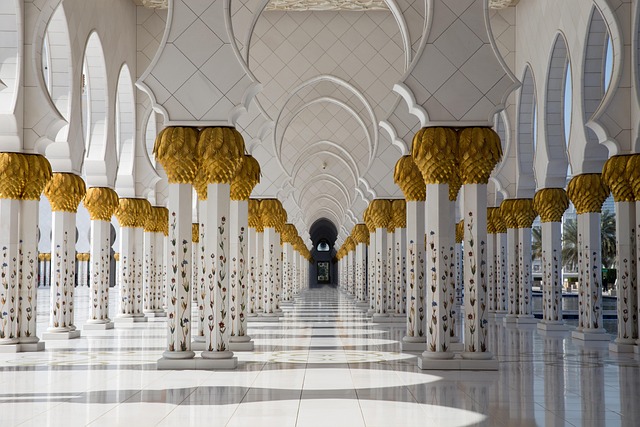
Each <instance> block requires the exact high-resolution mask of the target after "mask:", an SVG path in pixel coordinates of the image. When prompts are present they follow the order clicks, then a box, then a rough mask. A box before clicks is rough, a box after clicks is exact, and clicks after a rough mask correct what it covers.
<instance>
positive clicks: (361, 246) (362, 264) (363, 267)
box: [355, 224, 369, 306]
mask: <svg viewBox="0 0 640 427" xmlns="http://www.w3.org/2000/svg"><path fill="white" fill-rule="evenodd" d="M361 225H362V226H363V227H364V224H361ZM363 233H365V235H366V238H367V239H368V238H369V231H368V230H366V227H364V231H363ZM366 253H367V244H366V242H362V241H358V243H357V244H356V286H355V288H356V301H357V303H358V304H359V305H360V306H362V305H363V304H366V303H367V301H366V299H365V287H366V271H367V261H366V259H365V258H366Z"/></svg>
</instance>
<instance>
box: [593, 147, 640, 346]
mask: <svg viewBox="0 0 640 427" xmlns="http://www.w3.org/2000/svg"><path fill="white" fill-rule="evenodd" d="M637 167H640V155H637V154H636V155H633V156H613V157H611V158H609V160H607V162H606V163H605V165H604V167H603V168H602V179H603V181H605V182H606V184H607V185H608V186H609V187H610V188H611V192H612V193H613V198H614V201H615V214H616V269H617V272H618V277H617V281H616V296H617V306H616V308H617V314H618V333H617V336H616V339H615V341H614V342H612V343H610V344H609V349H610V350H611V351H613V352H617V353H631V352H633V351H634V348H635V347H636V346H635V344H636V340H637V339H638V321H637V313H638V284H637V282H636V279H637V271H636V232H635V229H636V202H635V199H636V197H635V195H634V189H635V190H638V192H640V171H636V170H635V169H636V168H637ZM634 317H635V319H634Z"/></svg>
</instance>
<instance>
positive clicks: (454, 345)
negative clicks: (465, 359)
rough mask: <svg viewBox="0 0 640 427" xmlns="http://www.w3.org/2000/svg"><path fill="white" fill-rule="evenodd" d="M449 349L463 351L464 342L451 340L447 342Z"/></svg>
mask: <svg viewBox="0 0 640 427" xmlns="http://www.w3.org/2000/svg"><path fill="white" fill-rule="evenodd" d="M449 350H451V351H453V352H456V353H460V352H463V351H464V343H463V342H460V341H458V342H452V343H450V344H449Z"/></svg>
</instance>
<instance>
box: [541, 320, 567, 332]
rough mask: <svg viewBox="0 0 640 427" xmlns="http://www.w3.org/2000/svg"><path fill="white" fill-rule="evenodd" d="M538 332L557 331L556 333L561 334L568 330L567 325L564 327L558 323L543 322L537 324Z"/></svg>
mask: <svg viewBox="0 0 640 427" xmlns="http://www.w3.org/2000/svg"><path fill="white" fill-rule="evenodd" d="M538 330H539V331H557V332H562V331H568V330H569V328H568V327H567V325H565V324H564V323H562V322H560V323H551V322H545V321H544V320H542V321H540V322H538Z"/></svg>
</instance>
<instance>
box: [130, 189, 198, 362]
mask: <svg viewBox="0 0 640 427" xmlns="http://www.w3.org/2000/svg"><path fill="white" fill-rule="evenodd" d="M168 192H169V196H168V206H167V208H168V209H169V234H168V236H167V239H168V243H167V252H166V257H165V259H166V260H167V261H166V262H167V264H166V265H167V267H166V268H167V316H168V319H167V328H168V336H167V349H166V350H165V352H164V353H163V355H162V357H163V359H165V360H174V359H192V358H193V357H194V356H195V353H194V352H193V351H191V268H192V266H191V217H192V215H191V206H192V187H191V184H169V189H168ZM121 259H122V258H121ZM163 359H161V361H162V360H163ZM161 361H159V362H158V364H159V367H160V366H162V364H161Z"/></svg>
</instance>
